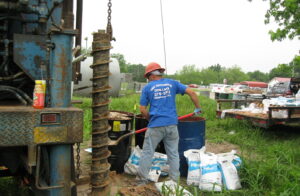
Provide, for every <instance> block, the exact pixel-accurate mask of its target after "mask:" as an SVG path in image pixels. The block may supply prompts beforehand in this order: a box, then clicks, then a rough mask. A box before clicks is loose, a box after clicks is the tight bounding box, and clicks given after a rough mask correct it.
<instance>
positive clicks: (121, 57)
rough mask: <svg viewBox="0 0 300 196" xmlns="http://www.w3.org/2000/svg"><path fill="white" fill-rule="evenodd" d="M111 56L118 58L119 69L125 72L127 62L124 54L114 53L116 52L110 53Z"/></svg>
mask: <svg viewBox="0 0 300 196" xmlns="http://www.w3.org/2000/svg"><path fill="white" fill-rule="evenodd" d="M111 57H112V58H116V59H118V61H119V64H120V71H121V73H127V67H128V65H127V63H126V61H125V57H124V55H123V54H119V53H116V54H111Z"/></svg>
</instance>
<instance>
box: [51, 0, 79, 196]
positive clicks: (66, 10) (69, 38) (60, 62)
mask: <svg viewBox="0 0 300 196" xmlns="http://www.w3.org/2000/svg"><path fill="white" fill-rule="evenodd" d="M71 1H72V0H67V1H64V2H63V7H62V9H63V11H62V12H61V14H60V11H61V10H60V9H56V10H54V11H53V18H54V20H55V19H57V20H58V21H59V22H61V20H60V19H61V18H62V19H64V20H63V21H64V23H62V27H63V29H62V31H59V32H53V35H52V36H51V43H52V45H54V46H55V47H53V48H52V50H51V52H50V56H49V58H50V59H49V60H50V78H51V79H50V85H49V88H50V103H51V104H50V106H51V107H59V108H66V107H70V106H71V81H72V52H71V51H72V46H73V36H74V35H73V34H68V33H65V32H64V30H65V29H67V30H71V29H72V28H73V13H71V12H72V9H73V7H72V5H73V1H72V2H71ZM69 6H70V7H69ZM72 150H73V149H72V144H57V145H53V146H51V147H50V149H49V156H50V176H51V177H50V186H60V185H63V188H58V189H51V190H49V195H51V196H71V194H72V184H73V182H72V170H71V168H72V159H73V157H72V153H71V152H72Z"/></svg>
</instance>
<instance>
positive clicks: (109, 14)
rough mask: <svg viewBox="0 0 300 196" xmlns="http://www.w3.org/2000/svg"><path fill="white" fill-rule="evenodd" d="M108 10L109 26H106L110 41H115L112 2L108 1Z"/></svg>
mask: <svg viewBox="0 0 300 196" xmlns="http://www.w3.org/2000/svg"><path fill="white" fill-rule="evenodd" d="M107 6H108V10H107V13H108V15H107V26H106V32H107V33H108V34H109V35H110V40H114V38H113V31H112V26H111V6H112V4H111V0H108V4H107Z"/></svg>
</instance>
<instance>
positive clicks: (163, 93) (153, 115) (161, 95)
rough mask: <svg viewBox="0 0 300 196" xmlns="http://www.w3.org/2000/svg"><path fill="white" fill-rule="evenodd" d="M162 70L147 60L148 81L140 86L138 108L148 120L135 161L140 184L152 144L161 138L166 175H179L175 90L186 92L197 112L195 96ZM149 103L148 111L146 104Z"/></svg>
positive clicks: (175, 178) (149, 159) (198, 108)
mask: <svg viewBox="0 0 300 196" xmlns="http://www.w3.org/2000/svg"><path fill="white" fill-rule="evenodd" d="M164 71H165V69H164V68H162V67H161V66H160V65H159V64H157V63H150V64H149V65H148V66H147V67H146V70H145V74H144V77H145V78H147V79H148V80H149V83H148V84H147V85H146V86H145V87H144V88H143V90H142V94H141V98H140V111H141V113H142V114H143V116H144V117H145V118H146V119H148V120H149V124H148V130H147V132H146V134H145V140H144V144H143V151H142V155H141V159H140V162H139V170H138V176H137V180H138V182H139V183H140V184H143V183H147V182H148V181H149V180H148V179H149V175H148V174H149V170H150V167H151V160H152V157H153V155H154V152H155V149H156V146H157V145H158V143H159V142H160V141H161V140H163V142H164V146H165V150H166V153H167V156H168V163H169V165H170V170H169V177H170V178H171V179H172V180H174V181H177V180H178V179H179V154H178V142H179V135H178V130H177V124H178V120H177V118H178V117H177V112H176V103H175V97H176V94H182V95H183V94H188V95H189V96H190V98H191V100H192V102H193V103H194V105H195V108H196V109H195V111H194V112H195V113H196V114H199V113H200V112H201V109H200V105H199V100H198V96H197V95H196V93H195V92H194V91H192V90H191V89H190V88H187V87H186V86H185V85H183V84H181V83H180V82H178V81H175V80H171V79H167V78H163V77H162V76H163V72H164ZM148 105H150V108H149V112H148V110H147V106H148Z"/></svg>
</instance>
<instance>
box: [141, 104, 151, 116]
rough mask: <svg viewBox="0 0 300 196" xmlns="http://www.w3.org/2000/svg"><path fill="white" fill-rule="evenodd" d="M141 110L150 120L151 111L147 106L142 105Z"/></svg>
mask: <svg viewBox="0 0 300 196" xmlns="http://www.w3.org/2000/svg"><path fill="white" fill-rule="evenodd" d="M140 111H141V113H142V115H143V116H144V117H145V118H146V119H147V120H149V112H148V111H147V106H142V105H141V106H140Z"/></svg>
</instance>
